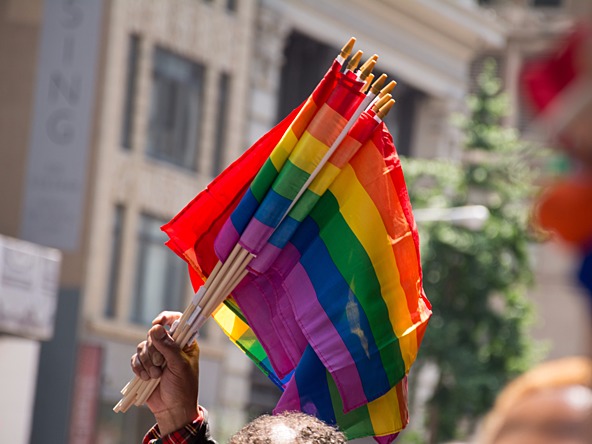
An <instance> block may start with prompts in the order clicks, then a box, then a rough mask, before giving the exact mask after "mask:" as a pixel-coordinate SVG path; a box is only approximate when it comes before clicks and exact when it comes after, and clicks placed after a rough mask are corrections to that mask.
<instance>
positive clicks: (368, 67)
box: [360, 59, 376, 81]
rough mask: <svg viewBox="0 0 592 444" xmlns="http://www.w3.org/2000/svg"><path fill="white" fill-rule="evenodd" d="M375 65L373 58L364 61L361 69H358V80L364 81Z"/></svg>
mask: <svg viewBox="0 0 592 444" xmlns="http://www.w3.org/2000/svg"><path fill="white" fill-rule="evenodd" d="M375 66H376V60H374V59H370V60H369V61H367V62H366V63H364V65H363V66H362V69H360V80H363V81H365V80H366V78H367V77H368V76H369V75H370V73H371V72H372V70H373V69H374V67H375Z"/></svg>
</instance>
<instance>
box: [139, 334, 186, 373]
mask: <svg viewBox="0 0 592 444" xmlns="http://www.w3.org/2000/svg"><path fill="white" fill-rule="evenodd" d="M148 335H149V336H150V339H151V340H152V345H153V346H154V347H155V348H156V350H158V351H159V352H160V353H161V354H162V356H163V357H164V359H165V361H166V363H167V366H168V367H169V368H171V369H175V368H179V366H181V365H185V364H186V362H185V360H184V357H183V356H182V351H181V348H180V347H179V345H178V344H177V343H176V342H175V341H174V340H173V338H172V337H171V336H170V335H169V334H168V332H167V331H166V330H165V329H164V327H162V326H161V325H155V326H154V327H152V328H151V329H150V331H149V332H148Z"/></svg>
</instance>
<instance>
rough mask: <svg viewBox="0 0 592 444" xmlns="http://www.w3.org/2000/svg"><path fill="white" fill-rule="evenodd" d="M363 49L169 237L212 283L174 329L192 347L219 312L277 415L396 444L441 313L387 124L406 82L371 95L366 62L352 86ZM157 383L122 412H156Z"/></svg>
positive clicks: (136, 383) (130, 394)
mask: <svg viewBox="0 0 592 444" xmlns="http://www.w3.org/2000/svg"><path fill="white" fill-rule="evenodd" d="M353 43H354V41H353V39H352V40H351V41H350V42H348V44H347V45H346V46H345V47H344V48H343V50H342V52H341V53H340V55H339V56H338V57H337V58H336V60H335V62H334V63H333V65H332V67H331V68H330V69H329V71H328V72H327V74H326V75H325V77H324V78H323V79H322V81H321V82H320V84H319V85H318V86H317V88H316V89H315V90H314V91H313V93H312V94H311V96H310V97H309V98H308V100H307V101H306V102H305V103H304V104H303V105H302V106H301V107H299V108H298V109H297V110H295V111H294V112H293V113H292V114H291V115H290V116H288V117H287V118H286V119H285V120H284V121H283V122H281V123H280V124H278V125H277V126H276V127H275V128H274V129H272V130H271V131H270V132H269V133H268V134H266V135H265V136H264V137H263V138H262V139H261V140H260V141H259V142H257V143H256V144H255V145H254V146H253V147H252V148H251V149H250V150H248V151H247V152H246V153H245V154H244V155H243V156H242V157H241V158H240V159H239V160H238V161H236V162H235V163H234V164H233V165H231V166H230V167H229V168H228V169H227V170H225V171H224V172H223V173H222V174H221V175H220V176H219V177H218V178H216V179H215V180H214V181H213V182H212V183H211V184H210V186H209V187H208V188H207V189H206V190H204V191H203V192H202V193H200V195H198V196H197V197H196V198H195V199H194V200H193V201H192V202H191V203H190V204H189V205H188V206H187V207H186V208H185V209H184V210H183V211H182V212H181V213H180V214H179V215H177V216H176V217H175V218H174V219H173V220H172V221H171V222H170V223H169V224H167V225H166V226H165V227H163V229H164V230H165V231H166V232H167V234H168V235H169V237H170V241H169V243H168V244H169V246H170V247H171V248H172V249H173V250H174V251H175V252H177V254H179V255H180V256H181V257H183V258H184V259H185V260H186V261H187V262H188V263H189V264H190V273H191V275H192V281H193V282H194V284H195V286H196V287H197V286H199V283H200V282H202V281H205V283H204V284H203V285H202V286H201V287H199V289H198V291H197V293H196V295H195V297H194V299H193V301H192V302H191V304H190V305H189V307H188V308H187V310H186V311H185V313H183V316H182V318H181V319H180V322H179V323H178V325H177V326H176V327H175V328H174V331H173V338H174V339H175V340H176V341H177V342H179V344H180V345H181V346H184V345H186V344H187V343H188V342H189V341H191V340H192V338H193V337H194V335H195V334H196V332H197V331H198V330H199V328H200V327H201V325H202V324H203V322H204V321H205V320H206V319H207V317H209V316H210V315H211V314H212V313H214V317H215V319H216V320H217V321H218V322H219V323H220V325H221V326H222V328H223V329H224V331H225V332H226V333H227V334H228V335H229V337H230V338H231V340H233V341H234V342H235V343H236V344H237V345H238V346H239V347H241V348H242V349H243V350H244V351H245V352H246V353H247V354H248V355H249V356H250V357H251V358H252V359H253V360H254V361H255V363H256V364H257V365H258V366H259V367H260V368H261V369H262V370H263V371H264V372H265V373H266V374H267V375H268V376H269V377H270V378H271V379H272V380H273V381H274V382H275V383H276V384H277V385H278V386H280V388H282V389H283V390H285V391H284V395H283V396H282V399H281V400H280V403H279V404H278V409H280V410H281V409H290V410H294V409H299V410H303V411H307V412H309V413H312V414H316V415H317V416H319V417H320V418H321V419H323V420H325V421H326V422H329V423H333V424H337V425H339V426H340V427H341V428H342V429H343V430H344V431H345V432H346V434H347V435H348V436H349V437H350V438H353V437H358V436H366V435H375V436H384V438H383V440H387V441H388V440H389V439H391V438H392V436H393V435H392V434H393V433H396V432H398V431H399V430H400V429H401V428H402V427H404V425H405V424H406V407H405V393H406V391H405V381H404V377H405V374H406V373H407V371H408V370H409V367H410V365H411V363H412V362H413V360H414V359H415V355H416V353H417V348H418V346H419V343H420V342H421V337H422V336H423V331H424V329H425V324H426V323H427V320H428V318H429V315H430V311H429V302H427V300H426V299H425V296H424V295H423V290H422V286H421V269H420V266H419V255H418V242H417V231H416V228H415V223H414V221H413V218H412V216H411V211H410V206H409V202H408V198H407V194H406V189H405V186H404V181H403V177H402V172H401V170H400V164H399V163H398V158H397V157H396V152H395V151H394V146H393V145H392V139H391V138H390V135H389V134H388V131H387V130H386V127H385V126H384V124H383V123H382V118H383V117H384V115H385V114H386V113H387V112H388V111H389V110H390V108H391V107H392V105H393V103H394V101H393V100H392V99H391V98H390V94H389V92H390V91H391V90H392V88H393V87H394V82H391V83H390V84H389V85H387V86H386V87H384V88H383V85H384V83H385V80H386V76H384V75H383V76H380V77H379V78H378V80H376V81H375V82H374V83H373V84H372V86H371V87H370V85H371V81H372V79H371V71H372V69H373V67H374V65H375V63H376V58H377V57H376V56H373V57H372V58H370V59H369V60H368V61H367V62H366V63H365V64H364V65H362V67H360V69H359V70H357V71H356V68H357V65H358V64H359V61H360V58H361V52H358V53H356V55H354V57H352V59H351V60H350V62H349V63H348V65H347V67H346V69H345V71H344V72H343V73H342V72H341V69H342V67H343V64H344V62H345V59H346V58H347V57H348V56H349V54H350V52H351V50H352V47H353ZM381 88H382V89H381ZM319 273H321V274H320V275H319ZM206 277H207V279H206ZM230 293H232V294H233V296H234V298H227V296H228V295H229V294H230ZM222 302H224V305H221V303H222ZM322 381H325V383H322ZM157 384H158V381H154V382H151V383H145V382H143V381H141V380H139V379H138V378H136V379H134V380H132V381H131V382H130V383H129V384H128V385H127V386H126V387H125V388H124V390H123V391H122V393H123V395H124V396H123V398H122V400H121V401H120V402H119V403H118V404H117V406H116V407H115V410H116V411H120V410H121V411H125V410H127V409H128V408H129V407H130V406H131V405H132V404H136V405H140V404H142V403H144V402H145V401H146V399H147V398H148V397H149V396H150V394H151V393H152V390H153V389H154V388H155V387H156V385H157ZM319 384H320V385H319Z"/></svg>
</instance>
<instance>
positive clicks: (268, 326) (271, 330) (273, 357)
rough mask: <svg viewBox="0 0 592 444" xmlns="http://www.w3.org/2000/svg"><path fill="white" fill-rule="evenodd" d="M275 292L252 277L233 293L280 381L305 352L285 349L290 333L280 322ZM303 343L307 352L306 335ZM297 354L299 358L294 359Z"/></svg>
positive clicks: (271, 287)
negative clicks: (287, 335)
mask: <svg viewBox="0 0 592 444" xmlns="http://www.w3.org/2000/svg"><path fill="white" fill-rule="evenodd" d="M275 293H276V291H275V289H274V288H273V284H272V283H271V282H270V281H269V280H268V279H267V278H266V277H265V276H260V277H258V278H253V276H252V275H249V276H247V278H246V279H244V280H243V281H242V282H241V283H240V285H239V286H238V287H237V288H236V289H235V290H234V291H233V296H234V299H235V300H236V303H237V304H238V306H239V308H240V309H241V311H242V312H243V314H244V315H245V317H246V318H247V321H248V322H249V325H250V326H251V329H252V330H253V332H254V333H255V335H256V336H257V338H260V342H261V345H262V346H263V348H264V349H265V351H266V352H267V356H268V358H269V360H270V362H271V365H272V367H273V369H274V370H275V372H276V373H277V375H278V376H279V378H280V379H281V378H283V377H285V376H286V375H287V374H288V373H290V372H291V371H292V370H294V368H295V367H296V365H297V364H298V361H299V359H300V356H302V352H300V353H299V354H298V353H294V351H293V350H290V351H291V353H290V352H289V351H288V350H287V348H286V347H285V338H286V336H285V335H286V334H287V333H286V332H285V331H284V330H285V329H284V328H283V326H281V325H280V322H279V319H278V315H277V305H276V301H275V299H276V298H275V297H274V295H275ZM274 320H275V322H274ZM300 336H302V334H300ZM301 341H304V345H303V346H301V348H302V349H303V350H304V348H305V347H306V339H304V336H302V339H301ZM292 348H293V347H292ZM295 354H296V355H297V356H294V355H295Z"/></svg>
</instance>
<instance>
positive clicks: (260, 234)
mask: <svg viewBox="0 0 592 444" xmlns="http://www.w3.org/2000/svg"><path fill="white" fill-rule="evenodd" d="M273 230H274V228H273V227H269V226H267V225H265V224H264V223H262V222H260V221H259V220H257V219H255V218H253V219H251V221H250V222H249V225H247V228H246V229H245V231H244V232H243V234H242V235H241V238H240V244H241V246H242V247H243V248H244V249H245V250H247V251H248V252H249V253H252V254H254V255H257V254H258V253H259V250H261V248H263V246H264V245H265V242H267V239H269V237H270V236H271V233H273Z"/></svg>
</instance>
